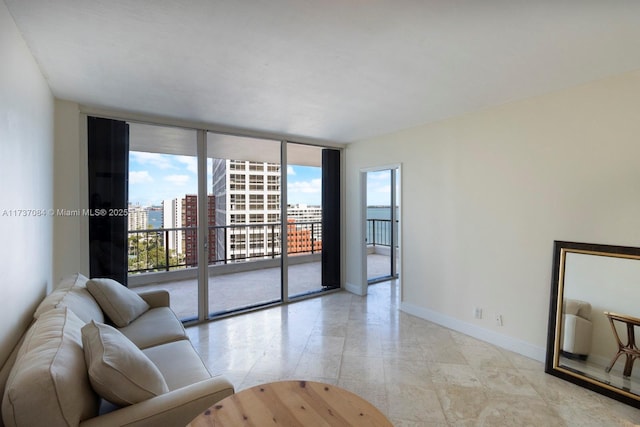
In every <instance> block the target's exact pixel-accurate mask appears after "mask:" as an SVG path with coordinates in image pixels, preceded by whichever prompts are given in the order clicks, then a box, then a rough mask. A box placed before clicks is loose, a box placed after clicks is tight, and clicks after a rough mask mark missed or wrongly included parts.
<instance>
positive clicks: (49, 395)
mask: <svg viewBox="0 0 640 427" xmlns="http://www.w3.org/2000/svg"><path fill="white" fill-rule="evenodd" d="M83 325H84V323H83V322H82V321H81V320H80V319H79V318H78V317H77V316H76V315H75V314H74V313H73V312H72V311H71V310H69V309H68V308H66V307H62V308H54V309H50V310H48V311H47V312H45V313H42V315H41V316H40V317H39V318H38V320H36V322H35V323H34V324H33V325H32V326H31V328H30V329H29V331H28V332H27V334H26V335H25V339H24V341H23V343H22V346H21V347H20V350H19V351H18V355H17V359H16V362H15V364H14V366H13V368H12V369H11V373H10V374H9V378H8V380H7V384H6V387H5V392H4V399H3V401H2V418H3V421H4V424H5V426H7V427H11V426H29V427H32V426H35V427H37V426H77V425H78V423H79V422H80V421H81V420H84V419H87V418H91V417H93V416H95V415H96V414H97V411H98V403H99V397H98V396H97V395H96V394H95V393H94V392H93V389H92V388H91V384H90V383H89V378H88V376H87V367H86V365H85V361H84V352H83V350H82V339H81V332H80V330H81V328H82V326H83Z"/></svg>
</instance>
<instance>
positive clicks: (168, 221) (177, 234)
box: [162, 199, 184, 255]
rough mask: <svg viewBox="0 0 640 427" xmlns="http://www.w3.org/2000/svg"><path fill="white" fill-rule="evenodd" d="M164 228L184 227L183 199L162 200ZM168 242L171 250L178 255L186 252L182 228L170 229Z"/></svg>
mask: <svg viewBox="0 0 640 427" xmlns="http://www.w3.org/2000/svg"><path fill="white" fill-rule="evenodd" d="M162 228H164V229H167V228H169V229H171V228H178V229H180V228H182V199H167V200H163V201H162ZM167 244H168V245H169V250H172V251H175V252H176V255H182V254H184V246H183V243H182V230H175V231H170V232H169V233H168V239H167Z"/></svg>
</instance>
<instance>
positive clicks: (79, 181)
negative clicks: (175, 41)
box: [53, 100, 89, 282]
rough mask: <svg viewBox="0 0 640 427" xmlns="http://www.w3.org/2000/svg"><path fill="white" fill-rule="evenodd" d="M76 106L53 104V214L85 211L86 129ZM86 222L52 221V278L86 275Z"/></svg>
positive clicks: (65, 218)
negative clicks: (76, 274)
mask: <svg viewBox="0 0 640 427" xmlns="http://www.w3.org/2000/svg"><path fill="white" fill-rule="evenodd" d="M82 118H84V116H81V114H80V109H79V106H78V104H76V103H74V102H68V101H61V100H56V103H55V147H56V151H55V156H54V176H53V177H54V180H53V181H54V194H55V197H54V201H53V202H54V205H55V208H56V211H58V210H61V212H67V211H70V212H74V211H77V210H80V211H82V209H86V208H88V202H87V196H86V195H87V193H88V189H87V186H88V184H87V166H86V165H87V155H86V152H87V150H86V142H83V143H81V141H86V134H84V135H81V134H82V133H83V131H84V130H85V129H86V126H82V125H81V120H82ZM88 230H89V222H88V217H87V216H86V215H82V214H81V215H57V216H56V217H55V218H54V235H53V241H54V248H56V250H55V251H54V253H53V277H54V280H55V281H56V282H57V281H59V280H60V279H61V278H62V277H64V276H66V275H69V274H73V273H77V272H79V273H82V274H84V275H86V276H88V275H89V231H88Z"/></svg>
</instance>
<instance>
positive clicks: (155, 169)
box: [129, 151, 389, 206]
mask: <svg viewBox="0 0 640 427" xmlns="http://www.w3.org/2000/svg"><path fill="white" fill-rule="evenodd" d="M197 169H198V165H197V160H196V158H195V157H192V156H178V155H170V154H157V153H145V152H139V151H132V152H130V153H129V201H130V202H131V203H133V204H140V205H141V206H151V205H159V204H160V203H161V202H162V200H165V199H175V198H177V197H183V196H184V195H185V194H196V193H197V192H198V177H197V172H198V171H197ZM209 175H210V171H209ZM321 177H322V172H321V170H320V168H319V167H309V166H289V167H288V168H287V180H288V184H289V191H288V193H289V200H288V202H289V203H291V204H295V203H300V204H307V205H320V203H321V202H320V201H321V193H320V190H321V188H322V178H321ZM367 203H368V204H369V205H389V172H388V171H385V172H370V173H368V174H367Z"/></svg>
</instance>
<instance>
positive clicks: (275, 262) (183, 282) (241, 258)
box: [129, 220, 391, 320]
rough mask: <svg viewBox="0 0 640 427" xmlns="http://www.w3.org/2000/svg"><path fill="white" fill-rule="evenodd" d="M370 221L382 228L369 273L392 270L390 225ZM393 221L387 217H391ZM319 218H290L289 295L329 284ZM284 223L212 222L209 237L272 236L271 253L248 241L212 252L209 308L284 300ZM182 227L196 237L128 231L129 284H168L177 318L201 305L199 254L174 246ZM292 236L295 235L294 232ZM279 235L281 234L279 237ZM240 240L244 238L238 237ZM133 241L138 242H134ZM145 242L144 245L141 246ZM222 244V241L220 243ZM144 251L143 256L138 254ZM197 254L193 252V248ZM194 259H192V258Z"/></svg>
mask: <svg viewBox="0 0 640 427" xmlns="http://www.w3.org/2000/svg"><path fill="white" fill-rule="evenodd" d="M369 221H371V223H370V227H371V228H372V229H374V230H378V231H377V232H374V233H368V234H369V236H368V242H369V250H368V255H367V266H368V277H379V276H383V275H388V274H389V271H390V259H389V254H390V248H389V247H388V242H390V238H389V236H387V235H386V234H385V232H383V231H380V230H384V229H386V230H388V231H390V229H391V227H390V226H382V225H381V224H382V223H384V220H369ZM387 222H389V221H387ZM319 226H320V223H290V224H288V227H287V228H288V230H287V232H288V235H289V241H296V242H297V243H296V244H295V245H292V246H290V248H289V257H288V264H289V270H288V277H289V280H288V284H289V295H290V296H291V297H297V296H306V295H309V294H313V293H321V292H323V291H324V290H325V289H323V287H322V283H321V264H320V256H321V249H320V248H321V241H320V239H319V236H320V233H319V231H318V230H319ZM279 229H280V226H279V225H276V224H244V225H233V226H215V227H213V226H212V227H209V234H210V235H209V241H218V240H217V237H219V236H224V240H223V241H228V240H227V239H228V237H229V236H230V235H236V236H245V237H246V240H247V241H250V236H251V234H252V233H253V234H258V231H259V232H260V233H264V236H267V237H268V238H273V240H272V241H270V242H272V243H273V244H271V245H268V246H269V248H270V250H269V251H267V253H266V254H265V253H262V252H261V251H255V250H254V251H252V249H255V248H251V247H250V246H249V245H247V246H245V247H243V248H242V249H243V250H244V252H242V251H237V250H236V251H234V253H233V254H230V255H232V256H226V255H225V256H222V254H223V253H224V251H222V250H219V251H217V253H216V251H210V252H209V266H208V269H209V271H208V276H209V286H208V291H209V313H210V314H212V315H214V316H215V315H223V314H226V313H229V312H231V311H237V310H243V309H247V308H250V307H254V306H260V305H266V304H270V303H275V302H278V301H280V298H281V295H280V281H281V279H280V270H281V268H280V250H279V249H280V248H279V246H278V245H277V244H276V241H279V237H278V235H279V231H280V230H279ZM179 233H183V234H182V236H181V237H180V238H181V239H184V240H185V241H188V240H189V239H188V237H189V236H188V234H189V233H191V234H192V236H193V238H195V236H196V233H197V231H196V230H195V229H194V228H190V227H185V228H179V229H158V230H136V231H130V232H129V236H130V239H129V242H130V252H129V254H130V263H129V287H131V288H132V289H134V290H135V291H136V292H145V291H150V290H157V289H164V290H167V291H169V293H170V295H171V308H172V309H173V310H174V311H175V312H176V314H177V315H178V317H179V318H181V319H183V320H189V319H193V318H195V317H196V313H197V307H198V283H197V271H198V270H197V268H196V265H197V264H196V262H195V260H196V259H197V256H195V258H194V259H193V260H191V259H190V256H189V254H183V256H177V255H176V251H175V250H174V249H171V247H172V246H171V243H169V244H166V242H170V241H171V239H173V240H174V242H175V241H176V239H177V236H178V235H179ZM292 236H293V238H292ZM276 239H277V240H276ZM237 240H240V239H237ZM132 242H133V243H134V246H131V245H132ZM142 248H144V250H141V249H142ZM217 248H218V249H221V248H224V245H222V246H220V245H218V246H217ZM141 254H144V258H145V259H144V260H142V259H140V255H141ZM192 255H193V254H192ZM190 263H191V264H190Z"/></svg>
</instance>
